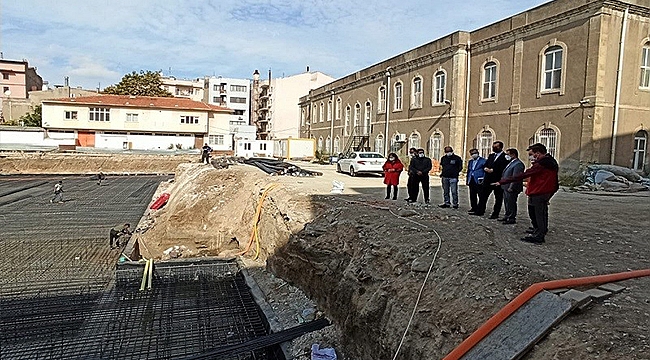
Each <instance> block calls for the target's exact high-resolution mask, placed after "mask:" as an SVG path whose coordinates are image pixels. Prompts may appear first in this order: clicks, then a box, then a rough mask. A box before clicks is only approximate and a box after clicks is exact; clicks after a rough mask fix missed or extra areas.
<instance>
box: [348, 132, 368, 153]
mask: <svg viewBox="0 0 650 360" xmlns="http://www.w3.org/2000/svg"><path fill="white" fill-rule="evenodd" d="M353 151H370V128H369V127H368V126H356V127H354V128H353V130H352V134H351V135H350V137H349V138H348V141H347V143H346V144H345V148H344V149H343V155H344V156H345V157H347V156H349V155H350V153H351V152H353Z"/></svg>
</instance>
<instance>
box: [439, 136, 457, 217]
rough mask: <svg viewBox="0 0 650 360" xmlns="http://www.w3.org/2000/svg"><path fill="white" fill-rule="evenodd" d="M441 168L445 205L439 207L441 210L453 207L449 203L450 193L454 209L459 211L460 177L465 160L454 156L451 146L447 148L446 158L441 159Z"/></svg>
mask: <svg viewBox="0 0 650 360" xmlns="http://www.w3.org/2000/svg"><path fill="white" fill-rule="evenodd" d="M440 167H441V168H442V171H441V173H440V177H441V178H442V193H443V194H442V197H443V200H444V203H442V204H440V205H438V206H439V207H441V208H448V207H451V206H452V203H451V202H450V201H449V193H450V192H451V200H452V201H453V206H454V209H458V175H459V174H460V171H461V170H462V169H463V159H461V158H460V156H458V155H456V154H454V149H452V147H451V146H445V156H443V157H442V158H440Z"/></svg>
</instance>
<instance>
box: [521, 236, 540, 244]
mask: <svg viewBox="0 0 650 360" xmlns="http://www.w3.org/2000/svg"><path fill="white" fill-rule="evenodd" d="M521 241H524V242H528V243H531V244H542V243H543V242H544V238H543V237H540V236H524V237H522V238H521Z"/></svg>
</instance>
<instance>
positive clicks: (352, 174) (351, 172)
mask: <svg viewBox="0 0 650 360" xmlns="http://www.w3.org/2000/svg"><path fill="white" fill-rule="evenodd" d="M350 176H357V173H356V171H354V166H350Z"/></svg>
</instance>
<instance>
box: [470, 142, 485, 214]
mask: <svg viewBox="0 0 650 360" xmlns="http://www.w3.org/2000/svg"><path fill="white" fill-rule="evenodd" d="M469 156H471V158H472V159H471V160H470V161H469V163H468V164H467V186H468V187H469V204H470V206H471V209H470V210H469V213H470V214H475V213H476V212H477V210H478V198H479V194H480V193H481V188H482V187H483V179H484V178H485V170H483V168H484V167H485V158H483V157H481V156H480V155H479V153H478V149H470V150H469Z"/></svg>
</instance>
